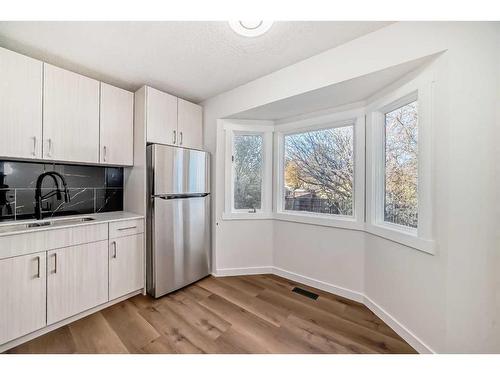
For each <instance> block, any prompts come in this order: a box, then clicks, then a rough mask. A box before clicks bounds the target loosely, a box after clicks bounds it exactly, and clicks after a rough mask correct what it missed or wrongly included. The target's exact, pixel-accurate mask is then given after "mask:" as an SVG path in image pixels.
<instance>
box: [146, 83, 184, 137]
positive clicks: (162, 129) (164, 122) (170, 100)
mask: <svg viewBox="0 0 500 375" xmlns="http://www.w3.org/2000/svg"><path fill="white" fill-rule="evenodd" d="M146 127H147V131H146V133H147V137H146V140H147V141H148V142H151V143H163V144H166V145H175V144H177V140H178V139H177V138H178V135H177V98H176V97H175V96H173V95H170V94H167V93H164V92H161V91H159V90H156V89H153V88H151V87H147V88H146Z"/></svg>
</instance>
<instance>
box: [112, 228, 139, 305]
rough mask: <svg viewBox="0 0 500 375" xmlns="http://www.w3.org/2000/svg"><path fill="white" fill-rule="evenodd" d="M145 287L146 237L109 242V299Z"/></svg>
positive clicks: (129, 237)
mask: <svg viewBox="0 0 500 375" xmlns="http://www.w3.org/2000/svg"><path fill="white" fill-rule="evenodd" d="M143 287H144V235H143V234H142V233H140V234H135V235H132V236H126V237H119V238H114V239H112V240H109V299H110V300H113V299H115V298H118V297H121V296H123V295H125V294H128V293H131V292H135V291H136V290H139V289H141V288H143Z"/></svg>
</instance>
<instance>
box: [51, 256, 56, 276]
mask: <svg viewBox="0 0 500 375" xmlns="http://www.w3.org/2000/svg"><path fill="white" fill-rule="evenodd" d="M52 273H57V253H54V270H53V271H52Z"/></svg>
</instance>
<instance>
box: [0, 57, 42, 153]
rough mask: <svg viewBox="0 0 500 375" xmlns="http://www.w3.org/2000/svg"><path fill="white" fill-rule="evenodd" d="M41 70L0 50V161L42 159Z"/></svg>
mask: <svg viewBox="0 0 500 375" xmlns="http://www.w3.org/2000/svg"><path fill="white" fill-rule="evenodd" d="M42 69H43V68H42V62H41V61H38V60H35V59H32V58H29V57H26V56H23V55H20V54H18V53H15V52H12V51H9V50H6V49H3V48H0V132H1V136H0V157H12V158H28V159H40V158H41V157H42V144H41V142H42Z"/></svg>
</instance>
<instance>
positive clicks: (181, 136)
mask: <svg viewBox="0 0 500 375" xmlns="http://www.w3.org/2000/svg"><path fill="white" fill-rule="evenodd" d="M180 133H181V134H180V136H181V140H180V142H179V144H180V145H182V132H180Z"/></svg>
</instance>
